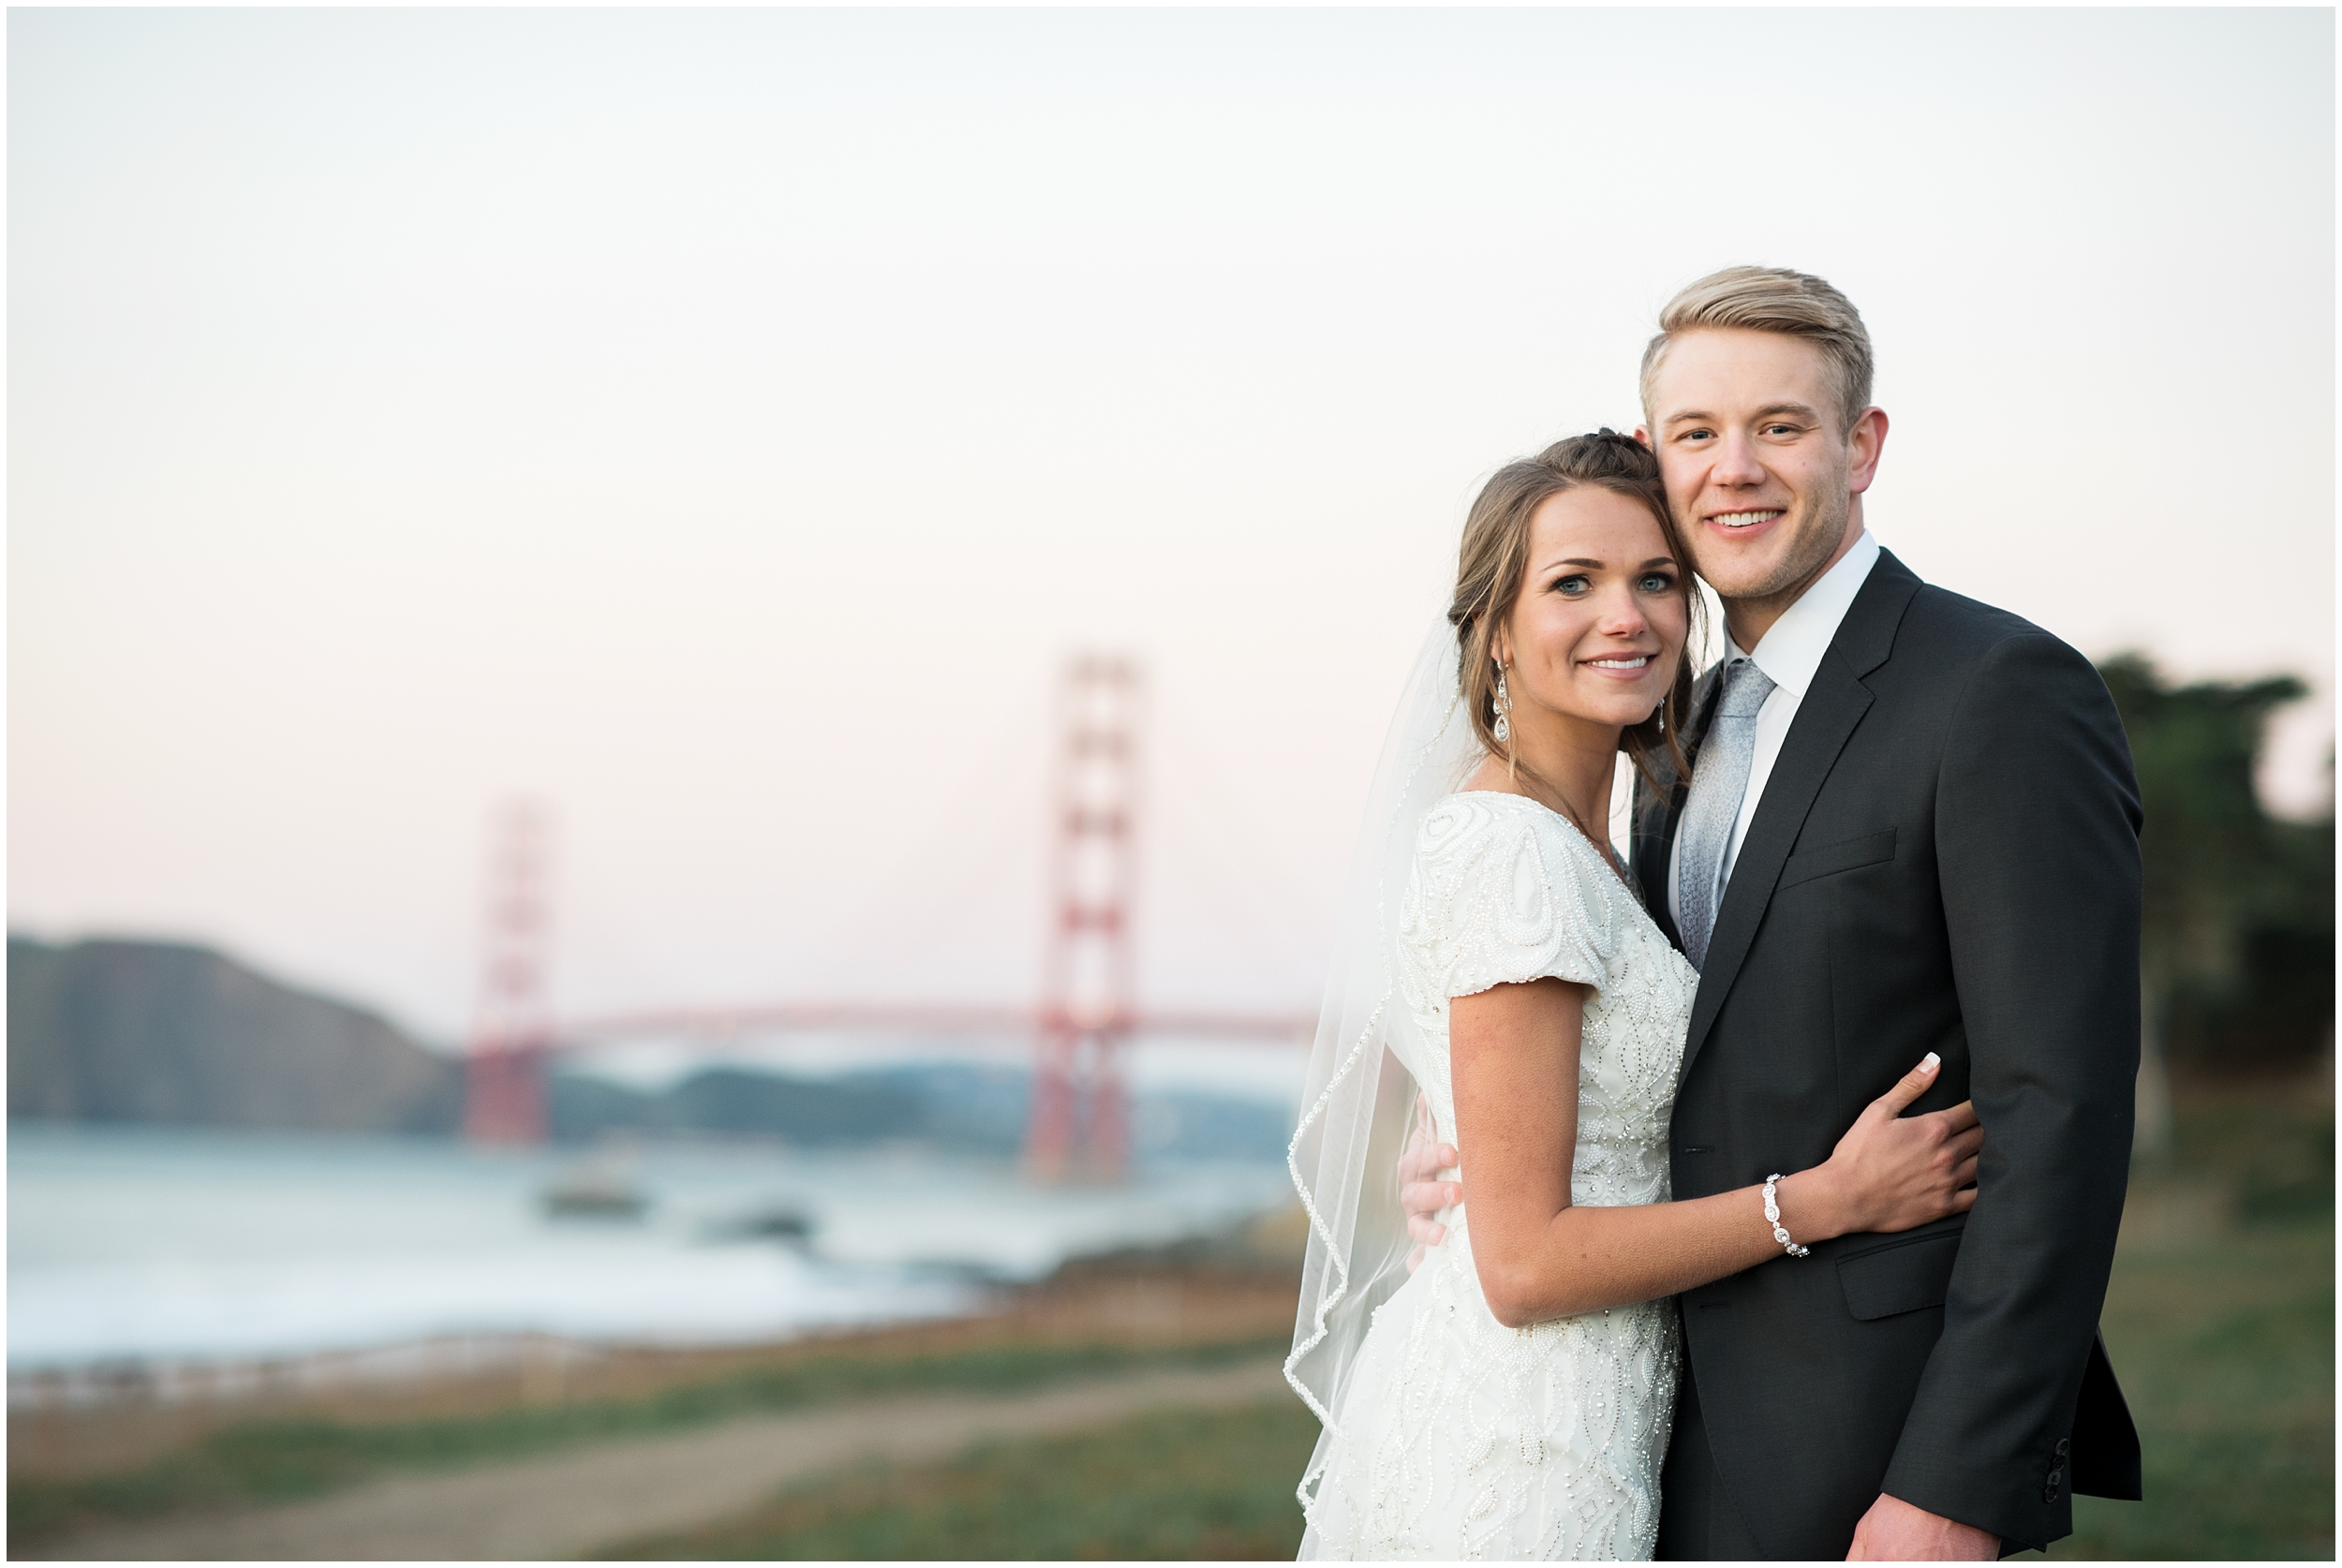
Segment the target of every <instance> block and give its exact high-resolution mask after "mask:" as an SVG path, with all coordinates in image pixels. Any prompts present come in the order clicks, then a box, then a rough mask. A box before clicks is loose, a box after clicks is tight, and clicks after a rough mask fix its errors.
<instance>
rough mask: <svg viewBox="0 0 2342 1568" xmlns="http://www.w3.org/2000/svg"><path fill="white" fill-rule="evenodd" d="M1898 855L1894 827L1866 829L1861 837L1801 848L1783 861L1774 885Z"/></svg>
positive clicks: (1809, 878) (1780, 885) (1843, 869)
mask: <svg viewBox="0 0 2342 1568" xmlns="http://www.w3.org/2000/svg"><path fill="white" fill-rule="evenodd" d="M1894 858H1895V830H1894V829H1892V828H1889V829H1888V830H1887V831H1886V832H1884V833H1866V834H1864V835H1863V836H1861V837H1860V838H1848V839H1845V840H1843V841H1841V842H1839V843H1836V844H1824V845H1823V846H1822V847H1821V848H1820V849H1818V850H1800V851H1798V852H1797V853H1796V854H1793V855H1791V856H1790V857H1789V858H1788V859H1787V860H1786V861H1785V862H1783V863H1782V866H1781V880H1779V881H1778V882H1776V883H1774V884H1773V885H1774V886H1775V887H1777V888H1781V887H1788V886H1790V885H1791V884H1793V883H1796V882H1810V881H1812V880H1814V879H1815V878H1816V877H1827V876H1829V875H1830V874H1831V873H1832V872H1835V871H1851V870H1853V869H1854V868H1855V867H1856V866H1858V865H1876V864H1878V862H1880V861H1882V860H1892V859H1894Z"/></svg>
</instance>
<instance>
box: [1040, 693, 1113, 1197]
mask: <svg viewBox="0 0 2342 1568" xmlns="http://www.w3.org/2000/svg"><path fill="white" fill-rule="evenodd" d="M1141 696H1142V689H1141V685H1140V680H1139V672H1138V667H1137V665H1136V664H1135V663H1134V662H1133V661H1131V660H1130V659H1128V658H1117V657H1112V656H1108V655H1103V654H1095V653H1092V654H1084V655H1081V656H1079V657H1077V658H1074V659H1073V660H1071V661H1070V662H1068V664H1067V665H1066V667H1065V673H1064V675H1063V677H1062V681H1061V683H1060V688H1059V706H1058V755H1057V767H1056V775H1057V777H1056V787H1055V791H1054V796H1053V802H1052V811H1053V816H1052V821H1051V832H1050V835H1049V838H1050V855H1049V906H1048V908H1049V914H1048V929H1047V934H1046V941H1045V945H1044V950H1043V951H1044V956H1043V964H1042V996H1041V1028H1040V1039H1039V1043H1038V1044H1039V1053H1038V1056H1039V1059H1038V1060H1037V1061H1036V1062H1035V1064H1034V1066H1035V1071H1034V1073H1033V1084H1032V1104H1031V1108H1030V1112H1029V1113H1028V1116H1029V1117H1030V1119H1029V1121H1028V1122H1027V1125H1026V1130H1025V1163H1026V1166H1027V1168H1028V1169H1029V1170H1030V1172H1031V1173H1032V1174H1033V1175H1035V1176H1040V1177H1043V1178H1045V1179H1050V1180H1058V1179H1066V1178H1072V1179H1080V1180H1093V1181H1096V1180H1105V1181H1112V1180H1119V1178H1121V1177H1122V1176H1124V1175H1125V1174H1127V1172H1128V1170H1129V1168H1130V1153H1131V1117H1130V1095H1129V1092H1128V1090H1127V1088H1126V1087H1125V1086H1124V1084H1123V1081H1122V1051H1123V1046H1124V1044H1125V1043H1126V1042H1127V1041H1128V1040H1129V1038H1130V1032H1131V1020H1132V1018H1133V1016H1134V1013H1135V1012H1136V1008H1135V1005H1134V1002H1135V998H1134V995H1133V985H1132V962H1131V911H1132V910H1133V908H1134V905H1135V902H1136V898H1135V895H1136V892H1137V886H1136V884H1137V872H1138V840H1137V827H1138V806H1139V750H1138V739H1139V721H1140V717H1141V716H1140V702H1141Z"/></svg>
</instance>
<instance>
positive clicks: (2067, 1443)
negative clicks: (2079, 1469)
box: [2057, 1438, 2074, 1459]
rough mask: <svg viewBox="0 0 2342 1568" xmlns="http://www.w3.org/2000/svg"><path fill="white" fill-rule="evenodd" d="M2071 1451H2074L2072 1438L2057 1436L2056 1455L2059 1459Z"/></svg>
mask: <svg viewBox="0 0 2342 1568" xmlns="http://www.w3.org/2000/svg"><path fill="white" fill-rule="evenodd" d="M2073 1451H2074V1445H2073V1440H2072V1439H2070V1438H2059V1439H2058V1440H2057V1457H2059V1458H2061V1459H2062V1458H2064V1457H2066V1456H2067V1455H2068V1454H2070V1453H2072V1452H2073Z"/></svg>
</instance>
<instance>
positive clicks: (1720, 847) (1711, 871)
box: [1677, 658, 1772, 969]
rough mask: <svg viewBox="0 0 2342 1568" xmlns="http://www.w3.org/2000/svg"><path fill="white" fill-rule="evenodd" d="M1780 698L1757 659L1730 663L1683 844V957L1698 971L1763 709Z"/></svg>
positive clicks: (1702, 750)
mask: <svg viewBox="0 0 2342 1568" xmlns="http://www.w3.org/2000/svg"><path fill="white" fill-rule="evenodd" d="M1771 695H1772V679H1771V676H1769V675H1767V674H1766V673H1764V672H1763V671H1762V670H1759V669H1757V668H1756V660H1755V659H1753V658H1739V659H1735V660H1733V661H1732V662H1731V663H1730V664H1728V665H1727V666H1725V671H1724V690H1723V691H1722V692H1720V693H1719V694H1718V695H1717V697H1716V710H1715V714H1714V716H1713V717H1711V718H1710V719H1709V721H1708V732H1707V734H1706V735H1705V736H1703V737H1702V738H1701V740H1700V743H1699V759H1698V761H1697V762H1694V763H1693V764H1692V792H1691V796H1690V798H1689V799H1687V800H1686V801H1684V803H1683V822H1682V827H1681V828H1679V829H1678V830H1677V832H1678V835H1679V838H1678V842H1680V843H1681V844H1682V847H1683V852H1682V864H1681V865H1679V866H1678V868H1677V874H1678V875H1679V876H1680V877H1681V879H1682V880H1681V882H1680V883H1679V884H1678V891H1679V892H1680V894H1681V895H1682V905H1683V955H1684V956H1685V957H1687V958H1689V959H1690V960H1691V961H1692V968H1694V969H1706V968H1707V967H1708V939H1709V937H1711V936H1712V935H1713V934H1714V932H1715V928H1716V906H1717V904H1718V903H1719V902H1720V901H1721V900H1722V898H1723V895H1724V893H1723V889H1721V888H1719V887H1718V886H1717V885H1716V883H1717V882H1718V881H1719V880H1721V878H1722V873H1723V871H1724V851H1725V847H1726V846H1727V845H1728V844H1730V843H1731V842H1732V824H1733V823H1734V822H1735V821H1739V819H1740V815H1741V799H1742V796H1744V795H1746V794H1747V793H1748V765H1749V762H1750V761H1751V760H1752V759H1754V758H1755V757H1756V710H1757V709H1759V708H1761V707H1763V706H1764V705H1765V699H1766V698H1767V697H1769V696H1771Z"/></svg>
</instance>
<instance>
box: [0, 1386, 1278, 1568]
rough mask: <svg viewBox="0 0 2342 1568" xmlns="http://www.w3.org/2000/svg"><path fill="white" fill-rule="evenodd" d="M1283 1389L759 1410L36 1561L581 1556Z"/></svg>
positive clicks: (89, 1545)
mask: <svg viewBox="0 0 2342 1568" xmlns="http://www.w3.org/2000/svg"><path fill="white" fill-rule="evenodd" d="M1284 1391H1285V1387H1284V1379H1283V1377H1282V1374H1281V1372H1280V1370H1279V1368H1278V1366H1277V1363H1275V1362H1274V1361H1258V1362H1248V1363H1245V1364H1244V1365H1242V1366H1238V1367H1227V1368H1213V1369H1209V1370H1200V1371H1199V1370H1185V1371H1162V1372H1149V1373H1142V1374H1136V1375H1133V1376H1128V1377H1120V1378H1115V1379H1110V1380H1104V1379H1102V1380H1096V1381H1090V1382H1084V1383H1066V1384H1060V1385H1058V1386H1056V1387H1052V1388H1045V1389H1041V1390H1037V1391H1035V1392H1033V1393H1030V1394H1021V1395H1008V1396H995V1397H982V1396H956V1395H955V1396H935V1397H917V1396H913V1397H910V1398H898V1399H887V1400H878V1401H872V1402H870V1403H867V1404H855V1405H841V1406H836V1407H832V1408H830V1409H826V1410H817V1411H808V1412H806V1413H802V1414H795V1415H767V1416H753V1417H749V1418H748V1419H745V1420H738V1421H730V1422H725V1423H723V1424H722V1425H720V1426H715V1427H697V1428H694V1429H692V1430H689V1431H686V1432H678V1433H675V1434H674V1435H672V1436H667V1437H660V1438H643V1439H630V1440H628V1441H625V1442H610V1443H600V1444H597V1445H595V1446H593V1447H591V1448H583V1449H573V1450H571V1451H569V1452H566V1453H560V1454H551V1455H546V1456H542V1457H537V1458H530V1459H520V1460H512V1461H509V1462H506V1463H503V1464H497V1465H486V1466H479V1467H475V1468H472V1469H467V1470H464V1471H458V1472H445V1473H439V1474H429V1475H404V1476H397V1477H394V1478H392V1479H389V1480H383V1481H376V1482H371V1483H369V1484H367V1485H365V1486H363V1487H356V1488H354V1489H352V1490H350V1491H347V1492H340V1493H336V1494H335V1495H334V1496H332V1497H328V1498H320V1499H318V1500H317V1501H311V1502H298V1503H289V1504H286V1505H283V1506H279V1507H273V1508H260V1509H253V1510H250V1511H247V1512H244V1513H237V1514H230V1515H223V1516H206V1517H200V1518H182V1519H176V1520H164V1521H158V1522H156V1523H153V1524H143V1525H126V1526H108V1527H104V1528H101V1529H98V1530H94V1531H85V1532H82V1533H81V1534H78V1535H73V1536H69V1537H67V1538H64V1539H62V1540H59V1541H57V1542H55V1543H54V1544H52V1546H49V1547H47V1548H46V1549H44V1550H42V1551H41V1552H40V1553H38V1554H37V1555H38V1556H39V1557H41V1558H43V1559H78V1560H92V1559H111V1560H116V1561H122V1560H131V1561H141V1560H143V1561H152V1560H157V1559H163V1560H170V1559H180V1560H185V1559H212V1560H217V1559H246V1560H250V1559H259V1560H262V1561H278V1560H285V1559H336V1558H338V1559H377V1560H379V1559H398V1558H407V1559H417V1558H420V1559H425V1560H446V1559H478V1558H566V1557H576V1556H578V1555H579V1554H581V1553H583V1552H586V1551H591V1550H593V1549H594V1548H595V1547H597V1546H611V1545H615V1543H617V1542H620V1541H625V1540H630V1539H632V1538H634V1537H637V1536H642V1535H647V1534H651V1533H654V1532H659V1531H673V1530H681V1529H685V1528H688V1527H689V1526H693V1525H699V1524H705V1523H709V1522H712V1521H714V1520H716V1519H720V1518H722V1517H724V1516H727V1515H730V1514H734V1513H736V1512H739V1511H741V1510H743V1509H746V1508H748V1507H749V1506H751V1505H752V1504H754V1503H756V1502H757V1501H761V1500H762V1499H763V1498H764V1497H765V1496H766V1495H768V1494H769V1493H771V1492H772V1491H773V1490H775V1489H776V1488H778V1487H781V1486H783V1485H786V1484H787V1483H790V1482H793V1481H799V1480H803V1479H804V1478H806V1477H808V1476H811V1475H815V1474H819V1473H820V1472H823V1471H825V1470H833V1469H836V1468H838V1467H840V1466H843V1465H847V1464H851V1463H853V1462H855V1461H857V1460H863V1459H872V1458H885V1459H893V1460H898V1461H904V1462H911V1463H916V1462H920V1461H925V1460H933V1459H941V1458H946V1457H950V1456H951V1455H953V1454H955V1453H956V1452H958V1451H959V1450H960V1449H963V1448H965V1447H967V1446H969V1445H970V1444H971V1443H974V1442H981V1441H984V1440H986V1439H991V1438H1004V1437H1032V1436H1042V1435H1046V1434H1051V1433H1058V1432H1067V1431H1077V1430H1079V1429H1081V1428H1082V1427H1095V1426H1101V1425H1104V1424H1105V1423H1107V1422H1110V1421H1114V1420H1117V1419H1119V1418H1120V1417H1122V1416H1125V1415H1130V1414H1134V1413H1137V1412H1139V1411H1142V1410H1149V1409H1163V1408H1166V1407H1178V1406H1187V1407H1196V1406H1212V1405H1230V1404H1240V1403H1243V1402H1245V1401H1248V1400H1252V1399H1256V1398H1269V1397H1272V1396H1275V1395H1279V1394H1282V1393H1284Z"/></svg>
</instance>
